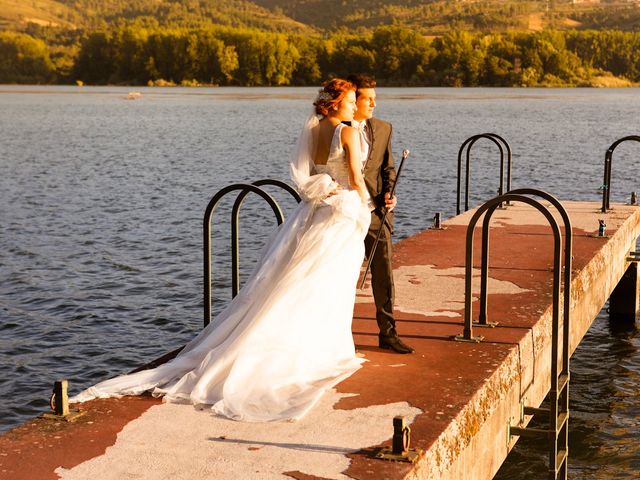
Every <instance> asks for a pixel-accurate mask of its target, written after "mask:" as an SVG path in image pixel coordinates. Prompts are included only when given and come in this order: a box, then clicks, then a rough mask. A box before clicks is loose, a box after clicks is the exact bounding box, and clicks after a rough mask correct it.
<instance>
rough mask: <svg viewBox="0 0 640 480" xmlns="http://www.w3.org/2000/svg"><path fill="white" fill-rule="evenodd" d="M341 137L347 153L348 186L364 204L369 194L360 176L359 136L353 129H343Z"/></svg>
mask: <svg viewBox="0 0 640 480" xmlns="http://www.w3.org/2000/svg"><path fill="white" fill-rule="evenodd" d="M340 133H341V136H342V142H343V145H344V148H345V150H346V152H347V162H348V163H349V184H350V186H351V188H353V189H354V190H356V191H357V192H358V195H360V198H361V199H362V201H363V202H364V203H366V202H367V201H368V200H369V192H368V191H367V186H366V185H365V183H364V177H363V176H362V161H361V160H360V155H361V154H360V134H359V133H358V131H357V130H356V129H355V128H352V127H345V128H343V129H342V132H340Z"/></svg>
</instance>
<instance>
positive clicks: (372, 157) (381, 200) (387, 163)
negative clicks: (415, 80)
mask: <svg viewBox="0 0 640 480" xmlns="http://www.w3.org/2000/svg"><path fill="white" fill-rule="evenodd" d="M347 80H349V81H350V82H351V83H353V84H354V85H355V86H356V88H357V90H356V107H357V111H356V114H355V116H354V121H353V122H351V126H353V127H358V128H360V129H361V132H362V134H361V135H362V140H363V147H364V151H365V152H368V153H367V154H366V155H365V156H366V160H365V164H364V181H365V183H366V185H367V189H368V190H369V194H370V195H371V199H372V201H371V205H370V207H371V225H370V227H369V232H368V233H367V237H366V238H365V252H366V255H367V258H368V257H369V254H370V253H371V250H372V247H373V244H374V242H375V238H376V235H377V233H378V230H379V229H380V225H381V223H382V216H383V209H384V208H386V209H387V210H389V214H387V218H386V221H385V225H384V227H383V228H382V233H381V235H380V240H379V242H378V246H377V247H376V250H375V253H374V255H373V261H372V262H371V284H372V287H373V298H374V300H375V303H376V320H377V322H378V327H379V329H380V333H379V336H378V345H379V346H380V348H385V349H388V350H394V351H395V352H398V353H413V351H414V350H413V348H411V347H410V346H409V345H407V344H406V343H404V342H403V341H402V340H400V337H398V333H397V332H396V322H395V320H394V318H393V297H394V286H393V271H392V268H391V253H392V252H391V248H392V246H391V233H392V232H393V213H392V211H393V209H394V208H395V206H396V203H397V199H396V197H395V196H394V197H391V195H390V191H391V188H392V187H393V183H394V182H395V179H396V171H395V168H394V163H393V154H392V152H391V130H392V128H391V124H390V123H387V122H385V121H383V120H379V119H377V118H373V109H374V108H375V107H376V90H375V87H376V81H375V80H374V79H373V78H371V77H367V76H364V75H349V77H347Z"/></svg>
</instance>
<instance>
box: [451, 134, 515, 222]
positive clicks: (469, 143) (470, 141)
mask: <svg viewBox="0 0 640 480" xmlns="http://www.w3.org/2000/svg"><path fill="white" fill-rule="evenodd" d="M481 138H486V139H488V140H491V141H492V142H493V143H495V144H496V146H497V147H498V149H499V150H500V188H499V189H498V195H502V194H503V193H505V190H504V176H505V174H504V151H505V150H506V151H507V192H508V191H510V190H511V147H510V146H509V144H508V143H507V141H506V140H505V139H504V138H502V137H501V136H500V135H497V134H495V133H480V134H478V135H474V136H472V137H469V138H467V139H466V140H465V141H464V143H463V144H462V146H461V147H460V150H459V151H458V194H457V201H456V215H460V213H461V209H460V193H461V192H460V188H461V181H462V152H463V151H464V150H465V148H466V160H467V162H466V169H465V170H466V171H465V191H464V211H465V212H466V211H467V210H469V178H470V177H471V147H473V145H474V144H475V143H476V142H477V141H478V140H480V139H481ZM503 147H504V148H503ZM505 205H509V202H507V203H506V204H505ZM499 208H503V206H502V205H500V206H499Z"/></svg>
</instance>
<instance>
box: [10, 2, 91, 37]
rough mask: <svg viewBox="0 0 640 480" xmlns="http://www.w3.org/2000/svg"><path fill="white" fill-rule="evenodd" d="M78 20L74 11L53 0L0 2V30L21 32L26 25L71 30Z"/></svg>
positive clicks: (77, 15)
mask: <svg viewBox="0 0 640 480" xmlns="http://www.w3.org/2000/svg"><path fill="white" fill-rule="evenodd" d="M80 19H81V16H80V15H79V14H78V13H77V12H76V11H75V10H74V9H72V8H69V7H67V6H66V5H64V4H63V3H61V2H56V1H54V0H33V1H24V0H0V29H2V30H21V29H23V28H24V27H26V26H27V24H28V23H35V24H37V25H42V26H54V27H55V26H63V27H71V28H73V27H75V23H76V22H77V21H79V20H80Z"/></svg>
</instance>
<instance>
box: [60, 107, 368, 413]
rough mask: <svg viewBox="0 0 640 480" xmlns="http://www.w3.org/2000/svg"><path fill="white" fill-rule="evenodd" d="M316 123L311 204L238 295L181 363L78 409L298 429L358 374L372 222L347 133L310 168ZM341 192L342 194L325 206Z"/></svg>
mask: <svg viewBox="0 0 640 480" xmlns="http://www.w3.org/2000/svg"><path fill="white" fill-rule="evenodd" d="M318 120H319V119H318V118H317V117H315V116H312V117H310V119H309V120H308V122H307V124H306V126H305V130H304V131H303V135H302V136H301V139H300V142H299V145H298V152H297V153H296V155H295V156H294V159H293V161H292V165H291V171H292V177H293V179H294V181H295V182H296V184H297V186H298V189H299V191H300V193H301V195H302V197H303V199H304V201H302V202H301V203H300V204H299V205H298V206H297V208H296V209H295V210H294V212H293V213H292V214H291V215H290V216H289V218H287V220H286V221H285V222H284V223H283V224H282V225H281V226H280V227H278V229H277V230H276V232H275V233H274V235H273V236H272V238H271V240H270V241H269V244H268V245H267V246H266V248H265V251H264V253H263V255H262V259H261V260H260V261H259V263H258V266H257V267H256V269H255V270H254V272H253V273H252V275H251V277H250V279H249V280H248V281H247V283H246V285H245V286H244V287H243V288H242V289H241V291H240V292H239V294H238V295H237V296H236V297H235V298H234V299H233V300H232V301H231V302H230V303H229V304H228V306H227V307H226V308H225V309H224V310H223V311H222V312H221V313H220V314H219V315H218V316H217V317H216V318H215V319H214V320H213V321H212V322H211V324H210V325H209V326H207V327H206V328H205V329H204V330H203V331H202V332H200V333H199V334H198V336H197V337H196V338H194V339H193V340H192V341H191V342H190V343H188V344H187V345H186V347H185V348H184V349H183V350H182V351H181V352H180V353H179V354H178V356H177V357H176V358H175V359H173V360H171V361H170V362H168V363H166V364H164V365H160V366H159V367H156V368H153V369H151V370H144V371H141V372H137V373H133V374H129V375H123V376H119V377H116V378H113V379H110V380H106V381H104V382H101V383H99V384H97V385H95V386H93V387H90V388H88V389H87V390H85V391H83V392H81V393H80V394H78V395H77V396H75V397H73V398H71V399H70V401H71V402H83V401H86V400H90V399H92V398H102V397H117V396H121V395H137V394H140V393H142V392H145V391H152V393H153V394H154V395H163V396H164V399H165V401H169V402H182V403H192V404H207V405H212V409H213V410H214V411H215V412H216V413H217V414H220V415H223V416H226V417H229V418H232V419H235V420H242V421H250V422H261V421H272V420H292V419H299V418H301V417H302V416H303V415H304V414H305V413H306V412H307V411H309V409H310V408H311V407H312V406H313V405H314V404H315V403H316V402H317V400H318V399H319V398H320V396H321V395H322V393H323V392H324V391H325V390H327V389H328V388H331V387H332V386H334V385H336V384H337V383H338V382H340V381H341V380H343V379H344V378H346V377H348V376H349V375H351V374H352V373H353V372H355V371H356V370H357V369H358V368H360V365H361V363H362V362H363V360H362V359H360V358H358V357H356V353H355V348H354V344H353V337H352V333H351V322H352V317H353V305H354V298H355V289H356V283H357V279H358V275H359V272H360V266H361V264H362V260H363V257H364V237H365V235H366V232H367V229H368V227H369V221H370V212H369V209H368V208H367V206H366V205H365V204H364V203H363V202H362V201H361V199H360V197H359V195H358V193H357V192H356V191H355V190H351V189H350V188H349V175H348V168H347V160H346V155H345V151H344V149H343V147H342V145H341V142H340V132H341V130H342V128H343V125H341V124H340V125H338V126H337V127H336V130H335V132H334V136H333V141H332V144H331V148H330V154H329V159H328V161H327V164H326V165H323V166H321V165H318V166H315V165H313V164H312V162H311V161H310V158H313V156H312V155H311V152H312V151H313V143H314V142H313V140H312V138H313V129H314V127H315V126H316V125H317V123H318ZM334 182H335V183H338V184H340V185H341V186H342V187H344V190H342V191H341V193H339V194H337V195H333V196H330V197H327V196H326V195H327V193H328V192H329V191H331V190H333V189H334V188H335V183H334Z"/></svg>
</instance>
